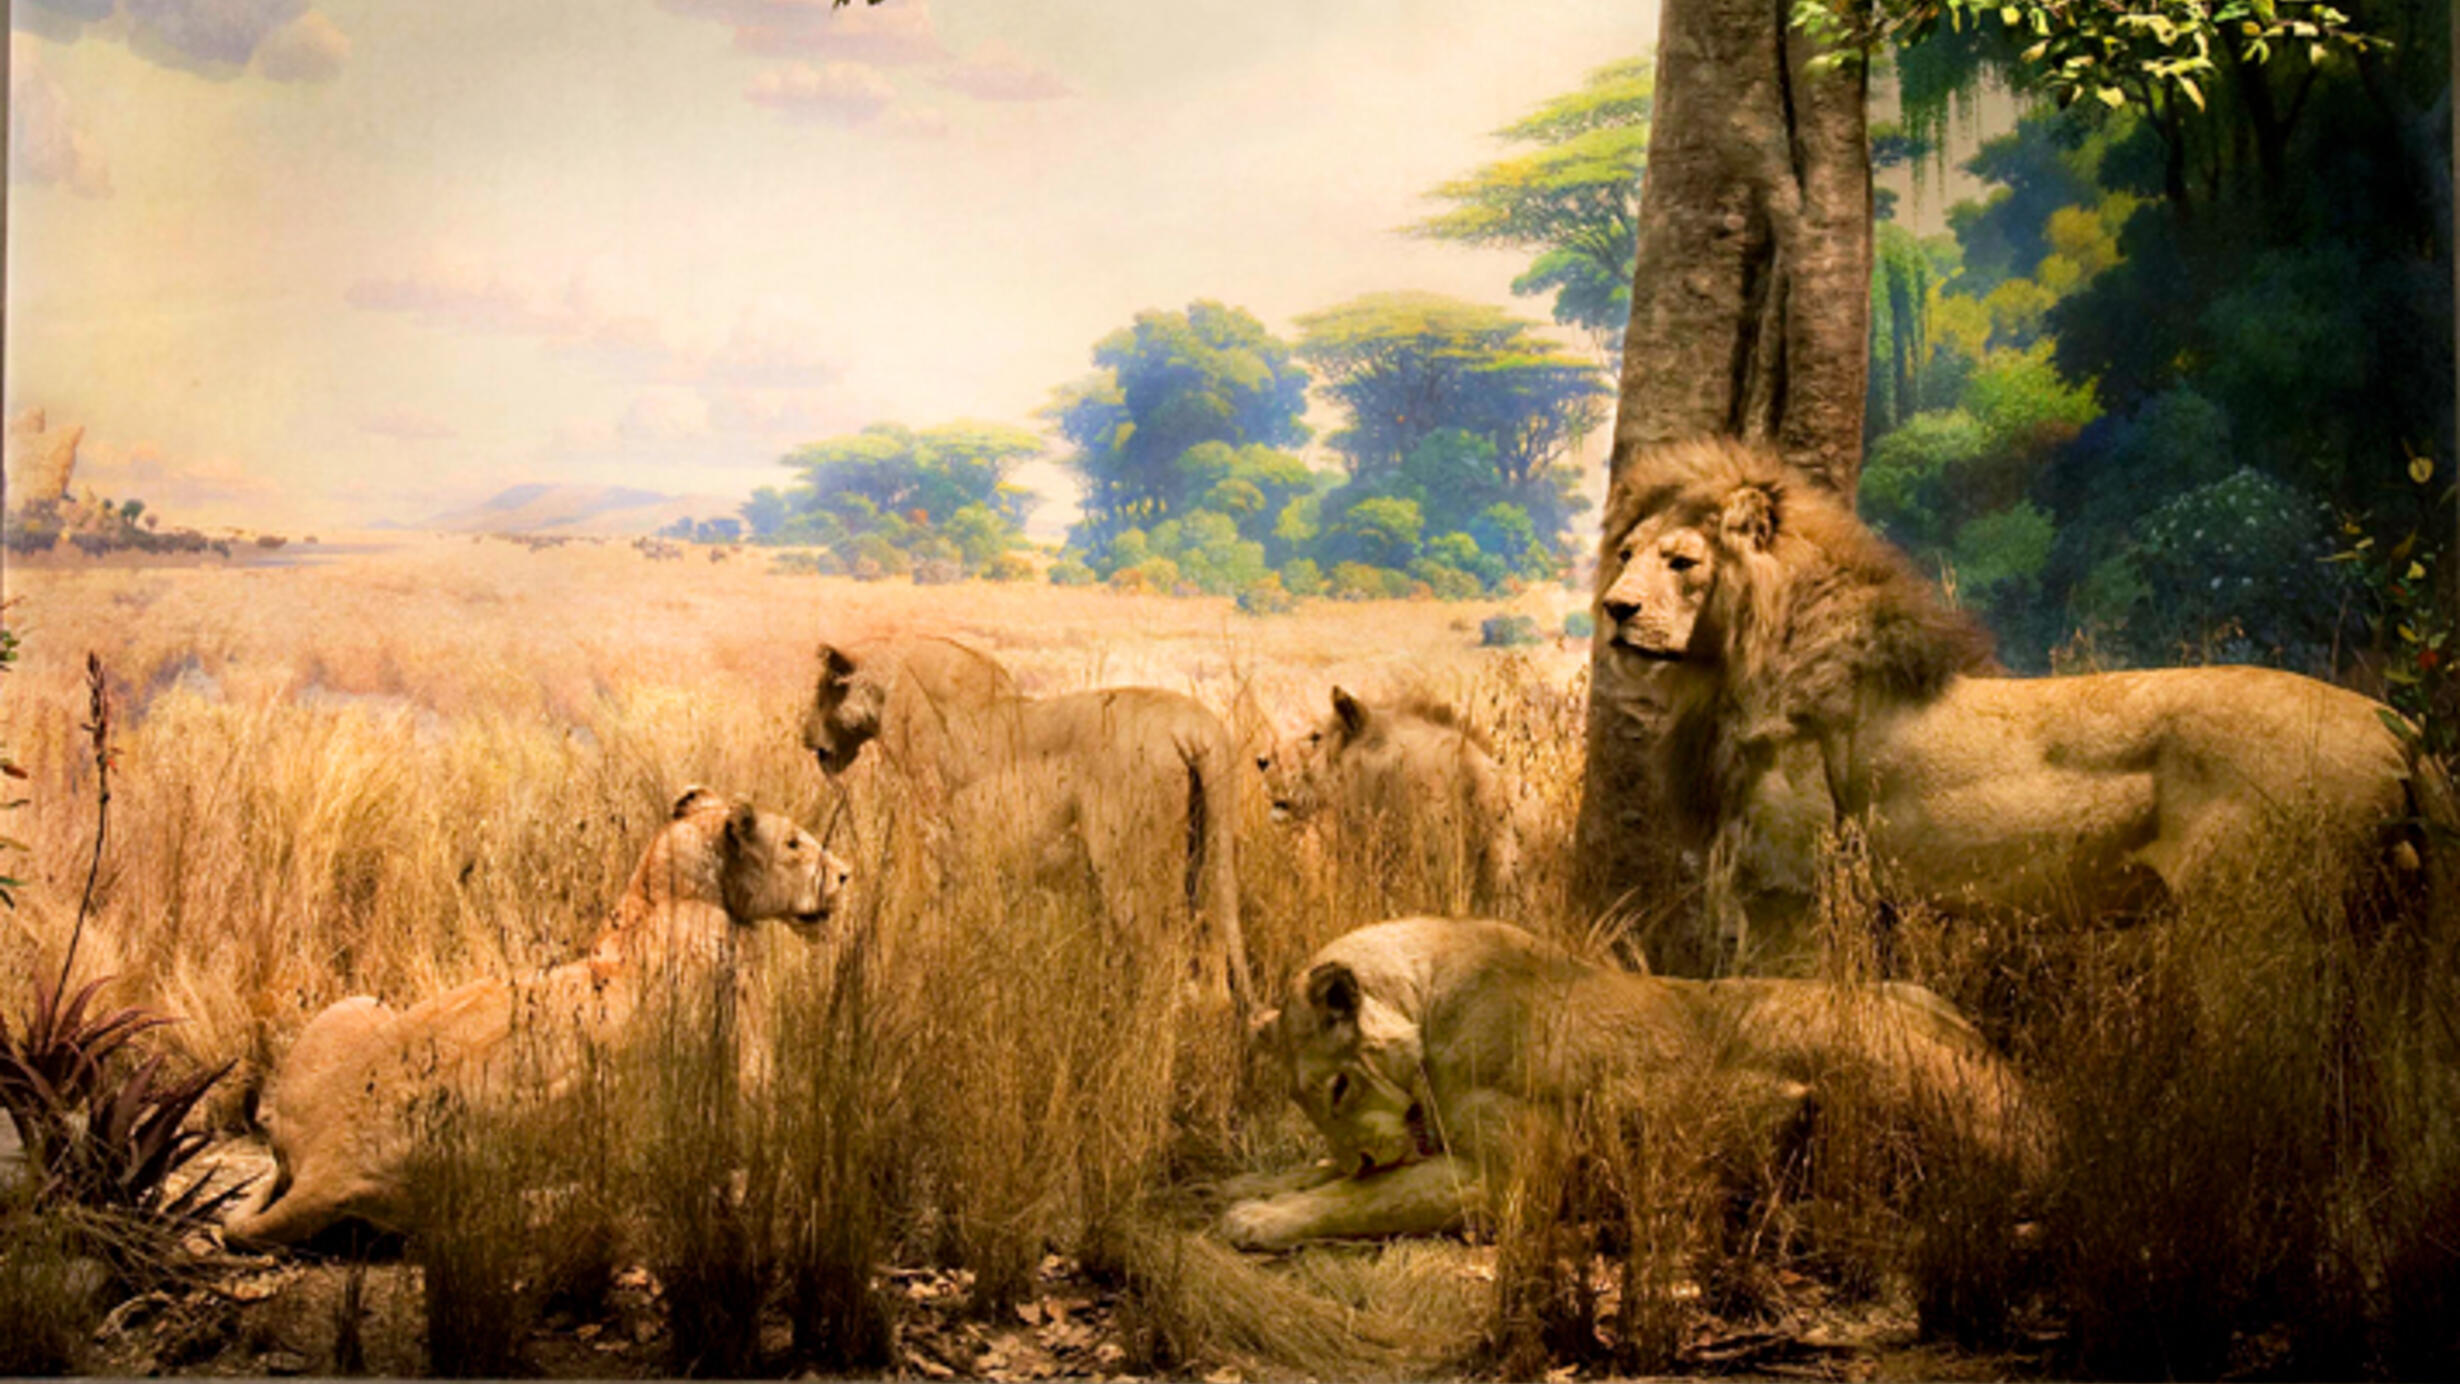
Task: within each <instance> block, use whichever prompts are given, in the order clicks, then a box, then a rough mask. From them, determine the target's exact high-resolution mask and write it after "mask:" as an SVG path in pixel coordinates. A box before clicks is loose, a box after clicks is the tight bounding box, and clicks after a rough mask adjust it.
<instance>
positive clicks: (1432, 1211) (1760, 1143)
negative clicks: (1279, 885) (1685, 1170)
mask: <svg viewBox="0 0 2460 1384" xmlns="http://www.w3.org/2000/svg"><path fill="white" fill-rule="evenodd" d="M1258 1037H1259V1042H1260V1043H1261V1045H1262V1046H1263V1047H1264V1048H1265V1049H1266V1050H1267V1052H1268V1054H1269V1056H1270V1057H1271V1058H1272V1059H1273V1060H1275V1061H1277V1062H1278V1063H1279V1064H1280V1065H1281V1066H1282V1068H1283V1069H1284V1071H1285V1072H1286V1073H1287V1075H1288V1077H1289V1081H1290V1085H1291V1093H1292V1095H1293V1096H1294V1097H1295V1098H1296V1100H1297V1101H1298V1103H1299V1105H1300V1107H1301V1108H1302V1109H1304V1110H1305V1111H1306V1113H1307V1117H1308V1118H1309V1119H1310V1120H1311V1121H1313V1122H1314V1124H1315V1126H1316V1128H1317V1130H1318V1131H1319V1132H1320V1133H1322V1134H1323V1136H1324V1139H1325V1141H1326V1143H1327V1144H1328V1145H1329V1146H1330V1149H1331V1155H1332V1156H1331V1162H1330V1165H1329V1167H1327V1168H1324V1169H1320V1170H1317V1171H1315V1172H1314V1173H1313V1174H1312V1175H1302V1176H1301V1177H1300V1178H1299V1179H1297V1181H1298V1182H1299V1185H1297V1186H1295V1187H1287V1188H1285V1189H1282V1190H1278V1191H1276V1192H1274V1193H1273V1194H1271V1195H1265V1196H1257V1197H1252V1198H1249V1199H1246V1200H1242V1201H1238V1202H1235V1203H1233V1204H1232V1205H1231V1206H1230V1207H1229V1208H1228V1210H1227V1211H1226V1212H1225V1213H1224V1215H1223V1220H1222V1230H1223V1233H1224V1234H1225V1235H1226V1236H1227V1237H1228V1238H1229V1240H1230V1241H1231V1242H1232V1243H1233V1244H1236V1245H1239V1246H1241V1247H1244V1248H1249V1249H1282V1248H1288V1247H1290V1246H1292V1245H1297V1244H1301V1243H1304V1242H1306V1241H1309V1240H1320V1239H1330V1238H1356V1237H1363V1236H1383V1235H1409V1234H1432V1233H1437V1232H1440V1231H1444V1230H1448V1229H1452V1228H1455V1227H1458V1226H1461V1225H1462V1224H1464V1223H1465V1222H1468V1221H1471V1220H1477V1219H1481V1218H1484V1217H1486V1216H1487V1215H1489V1214H1491V1213H1492V1211H1493V1210H1494V1209H1495V1207H1496V1205H1497V1201H1498V1194H1499V1193H1500V1191H1501V1190H1502V1188H1503V1186H1504V1185H1505V1182H1506V1180H1507V1179H1508V1177H1509V1176H1510V1174H1511V1172H1512V1169H1513V1165H1514V1163H1515V1161H1516V1160H1517V1159H1518V1158H1520V1157H1521V1156H1523V1152H1524V1150H1526V1149H1527V1148H1528V1147H1529V1144H1528V1142H1527V1141H1529V1140H1531V1139H1533V1138H1537V1137H1542V1136H1543V1135H1544V1133H1545V1131H1546V1129H1547V1128H1548V1127H1549V1126H1550V1125H1551V1126H1553V1127H1555V1128H1557V1129H1560V1128H1561V1121H1562V1120H1563V1119H1564V1117H1565V1115H1566V1114H1567V1113H1568V1112H1570V1111H1571V1110H1573V1109H1574V1108H1575V1107H1578V1106H1582V1105H1587V1106H1589V1107H1590V1108H1592V1109H1601V1110H1606V1111H1617V1112H1627V1113H1631V1114H1636V1115H1638V1116H1639V1117H1641V1118H1642V1119H1643V1120H1645V1119H1648V1118H1652V1117H1654V1118H1660V1119H1668V1120H1676V1121H1682V1122H1685V1127H1684V1129H1683V1133H1684V1134H1685V1135H1695V1134H1696V1135H1701V1136H1703V1138H1704V1142H1707V1143H1708V1144H1710V1147H1707V1148H1705V1149H1703V1150H1702V1152H1703V1153H1704V1154H1705V1155H1706V1156H1707V1157H1708V1158H1709V1159H1710V1160H1711V1161H1712V1162H1714V1163H1716V1164H1719V1165H1722V1166H1726V1167H1735V1166H1745V1167H1757V1166H1762V1165H1764V1163H1765V1162H1766V1161H1767V1160H1768V1159H1769V1158H1771V1157H1772V1156H1773V1155H1774V1154H1775V1153H1776V1152H1777V1149H1778V1145H1779V1144H1780V1142H1781V1141H1782V1139H1783V1137H1784V1136H1785V1135H1786V1134H1788V1133H1790V1132H1792V1131H1793V1129H1794V1127H1795V1126H1796V1125H1797V1124H1798V1122H1799V1121H1800V1120H1801V1119H1802V1118H1803V1117H1804V1116H1805V1115H1806V1114H1811V1113H1814V1112H1815V1111H1816V1109H1817V1105H1818V1101H1819V1099H1820V1097H1821V1096H1822V1094H1823V1092H1824V1091H1825V1092H1828V1093H1829V1094H1834V1088H1835V1087H1836V1086H1837V1085H1838V1084H1839V1083H1850V1085H1851V1088H1852V1090H1853V1091H1854V1092H1855V1093H1856V1095H1857V1097H1858V1098H1860V1099H1863V1100H1867V1101H1869V1102H1871V1104H1870V1105H1869V1106H1867V1107H1865V1108H1866V1109H1869V1110H1871V1111H1873V1112H1874V1113H1875V1114H1876V1115H1877V1116H1878V1117H1879V1118H1881V1119H1883V1120H1886V1121H1887V1122H1888V1123H1889V1124H1890V1125H1892V1126H1901V1127H1903V1128H1904V1129H1906V1130H1908V1131H1910V1132H1912V1133H1913V1134H1915V1135H1917V1136H1919V1137H1924V1138H1944V1139H1948V1140H1952V1141H1955V1143H1956V1144H1957V1145H1958V1146H1959V1147H1960V1148H1962V1149H1965V1150H1967V1151H1970V1152H1972V1153H1973V1154H1975V1155H1977V1156H1980V1157H1984V1158H1991V1159H1997V1160H2002V1161H2003V1164H2004V1166H2006V1167H2007V1168H2009V1169H2010V1170H2011V1172H2013V1173H2015V1174H2016V1175H2017V1176H2020V1177H2021V1176H2031V1175H2035V1174H2037V1172H2038V1165H2039V1159H2040V1157H2041V1154H2042V1150H2043V1148H2044V1147H2045V1142H2046V1141H2045V1140H2044V1139H2043V1137H2042V1131H2041V1130H2040V1129H2039V1128H2038V1127H2037V1126H2036V1125H2035V1123H2034V1119H2035V1117H2034V1116H2033V1115H2032V1113H2031V1112H2030V1110H2029V1107H2027V1105H2026V1104H2025V1102H2024V1095H2023V1091H2022V1088H2021V1087H2020V1085H2019V1084H2018V1081H2017V1078H2016V1077H2015V1076H2014V1074H2013V1073H2012V1072H2010V1071H2009V1070H2008V1069H2007V1068H2006V1067H2005V1066H2004V1065H2003V1064H2001V1063H2000V1062H1999V1060H1998V1059H1997V1058H1996V1057H1995V1056H1993V1055H1992V1053H1991V1052H1990V1050H1989V1048H1988V1046H1987V1045H1986V1044H1985V1043H1984V1042H1983V1041H1982V1039H1981V1038H1980V1036H1979V1035H1977V1034H1976V1033H1975V1032H1974V1030H1973V1028H1972V1026H1971V1025H1969V1024H1967V1023H1966V1022H1965V1021H1964V1020H1963V1019H1962V1018H1961V1017H1959V1016H1958V1015H1957V1014H1956V1012H1955V1011H1954V1010H1953V1009H1952V1008H1950V1007H1949V1006H1948V1005H1947V1003H1946V1002H1945V1001H1943V1000H1941V999H1940V998H1939V997H1938V996H1936V995H1934V994H1932V993H1931V992H1930V991H1928V990H1924V989H1922V988H1920V987H1918V986H1913V985H1906V984H1901V983H1890V984H1878V985H1869V986H1858V987H1846V986H1837V985H1831V984H1826V983H1822V982H1818V981H1808V980H1717V981H1702V980H1673V979H1666V978H1662V977H1654V976H1643V975H1635V974H1632V973H1629V972H1625V971H1620V970H1615V969H1612V968H1610V967H1606V966H1601V965H1598V964H1596V963H1593V962H1589V961H1585V960H1582V959H1580V958H1578V957H1575V956H1572V955H1571V954H1569V953H1567V952H1564V951H1561V950H1559V949H1557V948H1555V947H1552V946H1549V945H1547V944H1545V943H1543V942H1541V941H1539V940H1538V939H1537V938H1536V937H1534V936H1532V935H1530V934H1529V933H1527V932H1524V931H1522V930H1520V929H1519V928H1516V927H1512V926H1510V925H1508V924H1504V923H1497V922H1488V921H1483V920H1473V919H1456V918H1402V919H1397V920H1394V921H1391V922H1383V923H1376V924H1373V925H1372V926H1368V927H1363V928H1359V929H1357V930H1356V931H1353V932H1350V933H1348V934H1346V935H1344V936H1342V937H1340V938H1338V939H1336V940H1335V941H1334V942H1333V943H1332V944H1331V945H1329V946H1327V947H1325V948H1324V949H1323V950H1322V951H1319V952H1317V953H1316V954H1315V956H1314V958H1313V959H1312V960H1311V961H1310V962H1309V964H1308V966H1307V968H1306V970H1305V971H1304V972H1303V973H1301V974H1300V975H1298V976H1297V977H1295V978H1294V979H1293V981H1292V983H1291V985H1290V988H1289V992H1288V997H1287V1000H1286V1002H1285V1003H1284V1005H1283V1007H1282V1008H1281V1009H1280V1010H1279V1011H1278V1012H1277V1013H1273V1014H1270V1015H1268V1016H1266V1017H1265V1018H1264V1019H1263V1020H1262V1021H1261V1022H1260V1023H1259V1028H1258ZM1693 1122H1704V1123H1702V1124H1695V1123H1693Z"/></svg>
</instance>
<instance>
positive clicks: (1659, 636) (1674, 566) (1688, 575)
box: [1601, 515, 1717, 662]
mask: <svg viewBox="0 0 2460 1384" xmlns="http://www.w3.org/2000/svg"><path fill="white" fill-rule="evenodd" d="M1622 561H1623V571H1622V575H1620V576H1618V577H1616V578H1615V582H1614V585H1612V586H1610V587H1608V588H1606V594H1605V597H1604V599H1603V600H1602V602H1601V604H1602V605H1603V606H1604V607H1605V613H1606V619H1607V620H1608V621H1609V622H1610V623H1611V625H1612V627H1613V631H1614V634H1613V638H1614V642H1615V643H1616V644H1617V645H1619V646H1620V647H1622V648H1625V649H1628V650H1630V651H1631V652H1633V653H1635V654H1638V655H1639V656H1640V657H1642V658H1651V659H1662V660H1665V661H1668V662H1672V661H1675V660H1679V659H1682V658H1684V657H1687V656H1688V655H1689V654H1690V653H1691V642H1692V636H1693V635H1694V634H1695V633H1697V632H1698V630H1699V625H1700V611H1701V608H1702V607H1704V606H1706V605H1707V604H1708V597H1709V593H1710V591H1711V590H1712V589H1713V588H1714V587H1715V586H1716V581H1717V567H1716V561H1717V551H1716V545H1715V544H1713V543H1711V542H1709V539H1708V534H1707V532H1706V531H1705V530H1704V529H1703V528H1702V527H1701V526H1700V525H1697V524H1683V523H1678V522H1676V521H1675V519H1674V517H1673V516H1671V515H1652V516H1650V517H1649V518H1647V519H1644V520H1642V521H1641V522H1640V523H1639V524H1638V525H1636V526H1635V527H1634V528H1633V529H1632V531H1631V535H1630V536H1629V537H1627V538H1625V539H1624V540H1623V548H1622Z"/></svg>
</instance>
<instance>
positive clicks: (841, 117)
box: [744, 62, 897, 125]
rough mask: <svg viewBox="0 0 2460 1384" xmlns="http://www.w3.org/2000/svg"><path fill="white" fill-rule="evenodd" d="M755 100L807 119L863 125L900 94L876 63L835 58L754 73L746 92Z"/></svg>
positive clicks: (874, 118)
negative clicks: (845, 60) (756, 74)
mask: <svg viewBox="0 0 2460 1384" xmlns="http://www.w3.org/2000/svg"><path fill="white" fill-rule="evenodd" d="M744 95H746V96H748V97H750V98H751V100H752V102H753V103H754V104H756V105H762V106H767V107H768V108H769V109H771V110H774V111H777V112H780V113H781V114H785V115H790V116H794V117H797V118H800V119H806V120H825V121H827V122H829V123H830V124H834V125H865V124H869V123H870V122H871V121H873V120H876V119H878V118H879V115H880V112H882V111H884V110H887V109H888V108H889V106H891V105H892V104H894V103H895V102H896V99H897V88H896V87H895V86H894V85H892V84H891V83H890V82H889V80H888V78H886V77H884V76H882V75H880V73H879V71H878V70H877V69H874V68H869V67H865V66H863V65H862V64H860V63H851V62H831V63H823V64H821V65H820V66H818V67H814V66H812V65H811V64H809V63H800V62H798V63H788V64H787V65H786V66H784V67H773V68H770V69H769V70H767V71H765V72H762V73H761V74H759V75H758V76H756V77H754V78H752V84H751V86H750V87H749V88H748V89H747V90H746V91H745V92H744Z"/></svg>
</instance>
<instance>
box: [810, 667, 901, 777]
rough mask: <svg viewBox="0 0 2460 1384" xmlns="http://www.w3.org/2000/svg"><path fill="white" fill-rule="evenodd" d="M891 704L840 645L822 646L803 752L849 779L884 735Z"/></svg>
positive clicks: (874, 679)
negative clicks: (885, 710)
mask: <svg viewBox="0 0 2460 1384" xmlns="http://www.w3.org/2000/svg"><path fill="white" fill-rule="evenodd" d="M887 700H888V691H887V689H886V688H885V687H883V686H882V685H881V683H880V680H879V679H877V678H874V677H868V676H865V675H864V671H863V669H862V668H861V667H860V666H859V665H858V664H857V663H856V662H855V660H854V657H853V656H852V655H850V654H848V653H847V652H846V651H845V650H843V649H841V648H838V647H837V646H836V645H834V644H823V645H821V646H820V680H819V682H818V683H817V684H816V685H815V686H814V687H813V688H812V694H811V706H810V708H809V709H808V710H806V711H805V712H804V713H803V748H804V749H807V750H809V751H811V752H812V756H813V758H815V759H818V760H819V761H820V767H821V768H822V769H823V770H825V771H827V772H828V773H830V774H841V773H844V772H845V771H846V768H847V766H849V765H851V764H852V763H854V757H855V756H856V755H858V754H860V753H862V749H863V746H864V745H865V744H867V743H868V742H869V741H870V740H871V738H872V737H873V736H876V735H878V734H879V733H880V711H881V708H882V707H883V706H884V705H885V704H886V702H887Z"/></svg>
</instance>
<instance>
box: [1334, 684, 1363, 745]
mask: <svg viewBox="0 0 2460 1384" xmlns="http://www.w3.org/2000/svg"><path fill="white" fill-rule="evenodd" d="M1332 704H1333V715H1335V716H1338V717H1340V718H1341V732H1342V734H1344V735H1350V736H1355V735H1358V734H1359V733H1360V732H1362V731H1364V730H1365V729H1366V728H1367V708H1366V706H1365V704H1364V703H1362V702H1360V701H1359V700H1358V699H1357V698H1356V697H1353V696H1351V695H1350V694H1349V690H1348V689H1346V688H1342V687H1335V688H1333V690H1332Z"/></svg>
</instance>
